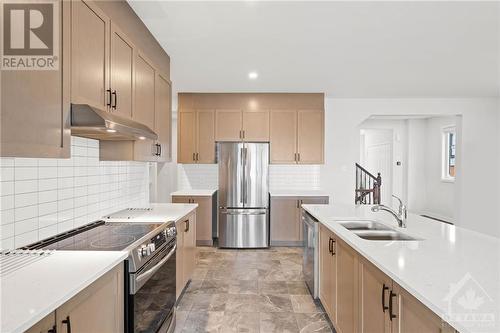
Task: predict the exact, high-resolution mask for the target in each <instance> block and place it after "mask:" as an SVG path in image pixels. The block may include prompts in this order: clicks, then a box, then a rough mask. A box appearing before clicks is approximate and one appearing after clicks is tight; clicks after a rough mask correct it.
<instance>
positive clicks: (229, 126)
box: [215, 110, 242, 141]
mask: <svg viewBox="0 0 500 333" xmlns="http://www.w3.org/2000/svg"><path fill="white" fill-rule="evenodd" d="M241 130H242V112H241V110H217V111H216V112H215V140H216V141H241V139H242V137H241V134H242V133H241Z"/></svg>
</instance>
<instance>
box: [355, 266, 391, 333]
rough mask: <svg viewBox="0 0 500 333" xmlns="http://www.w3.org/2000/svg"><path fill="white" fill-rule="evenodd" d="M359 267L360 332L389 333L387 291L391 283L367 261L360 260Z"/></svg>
mask: <svg viewBox="0 0 500 333" xmlns="http://www.w3.org/2000/svg"><path fill="white" fill-rule="evenodd" d="M360 267H361V270H360V272H359V280H360V283H359V286H360V291H359V292H360V298H359V299H360V302H361V320H360V325H361V326H360V327H361V332H366V333H370V332H380V333H384V332H385V333H390V332H391V324H390V320H389V291H390V290H391V287H392V281H391V279H389V278H388V277H387V275H385V274H384V273H382V272H381V271H380V270H379V269H377V268H376V267H375V266H373V265H372V264H370V263H369V262H368V261H367V260H362V265H361V266H360Z"/></svg>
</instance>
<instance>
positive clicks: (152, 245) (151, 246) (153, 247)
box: [148, 243, 156, 252]
mask: <svg viewBox="0 0 500 333" xmlns="http://www.w3.org/2000/svg"><path fill="white" fill-rule="evenodd" d="M148 248H149V249H150V250H151V252H154V251H155V250H156V246H155V243H149V244H148Z"/></svg>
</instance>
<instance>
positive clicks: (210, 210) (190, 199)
mask: <svg viewBox="0 0 500 333" xmlns="http://www.w3.org/2000/svg"><path fill="white" fill-rule="evenodd" d="M172 202H173V203H196V204H198V208H196V245H198V246H212V245H213V237H212V236H213V235H212V226H213V225H214V220H215V219H216V216H217V215H216V213H217V197H216V195H215V194H214V195H212V196H188V195H174V196H172Z"/></svg>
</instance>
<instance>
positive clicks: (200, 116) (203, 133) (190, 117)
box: [177, 110, 215, 164]
mask: <svg viewBox="0 0 500 333" xmlns="http://www.w3.org/2000/svg"><path fill="white" fill-rule="evenodd" d="M177 128H178V132H177V138H178V139H177V147H178V150H177V161H178V162H179V163H183V164H189V163H215V111H214V110H185V111H181V112H179V120H178V127H177Z"/></svg>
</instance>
